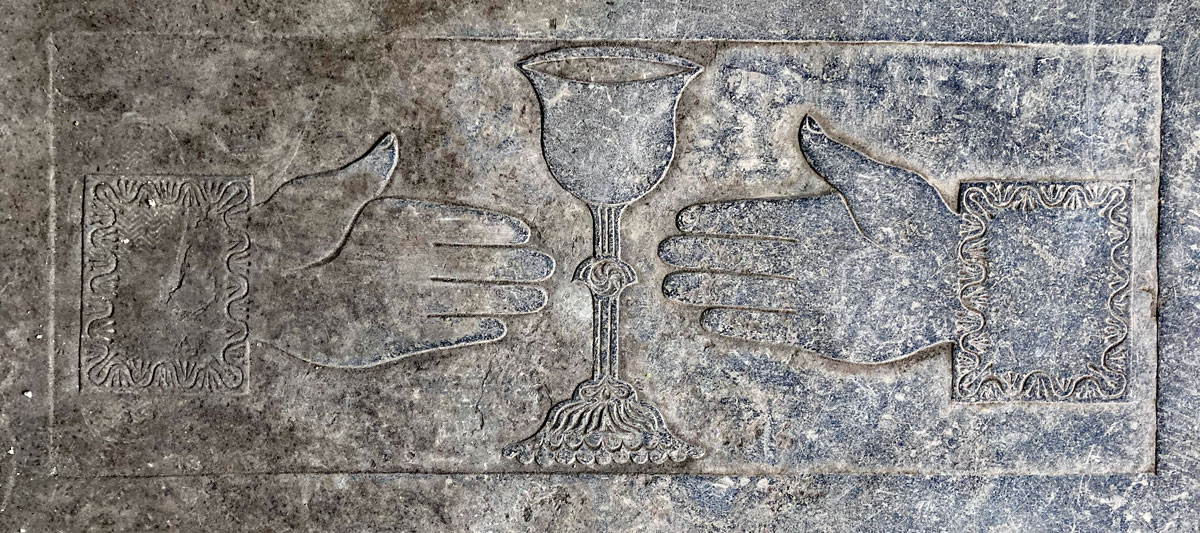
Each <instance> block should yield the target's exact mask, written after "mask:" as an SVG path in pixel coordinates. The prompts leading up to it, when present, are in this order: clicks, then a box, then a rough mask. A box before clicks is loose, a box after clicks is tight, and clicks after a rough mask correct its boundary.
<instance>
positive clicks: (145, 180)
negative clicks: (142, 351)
mask: <svg viewBox="0 0 1200 533" xmlns="http://www.w3.org/2000/svg"><path fill="white" fill-rule="evenodd" d="M250 191H251V189H250V182H249V180H248V179H247V178H244V177H183V176H144V177H143V176H139V177H125V176H88V177H87V179H86V181H85V189H84V217H83V218H84V219H83V241H82V247H83V264H82V277H81V279H82V286H81V300H82V302H81V309H80V319H81V320H80V325H81V328H80V343H79V350H80V354H79V368H80V378H79V381H80V387H81V388H82V387H84V386H88V387H92V388H97V389H103V390H111V391H122V392H132V391H138V390H145V389H151V388H155V389H181V390H189V391H208V392H246V388H247V378H248V372H249V343H248V342H247V339H248V337H249V324H248V321H247V319H248V310H247V308H246V297H247V295H248V293H249V280H248V277H247V275H248V268H249V256H250V235H249V233H247V231H246V224H247V220H246V219H247V215H248V212H249V207H250V199H251V194H250ZM156 208H173V209H177V210H179V211H180V212H181V213H182V216H185V217H189V218H188V220H201V219H204V218H207V219H209V220H212V221H216V222H217V223H218V224H220V226H221V227H222V228H223V230H224V231H223V237H224V242H223V244H224V248H223V256H222V258H221V260H222V264H224V266H225V272H224V273H223V274H224V276H223V283H222V289H223V290H222V292H221V294H219V295H218V298H219V303H220V305H221V306H222V308H223V315H224V328H223V329H224V336H225V338H224V340H225V342H224V347H223V349H221V350H220V353H215V354H209V355H210V357H208V358H207V360H205V361H193V360H183V359H180V358H177V357H175V356H174V354H163V357H161V358H153V359H149V360H147V359H141V358H137V357H127V356H126V354H123V353H122V350H121V349H120V347H119V346H118V345H117V344H116V343H114V340H113V339H114V337H115V334H116V328H117V327H118V326H119V325H118V324H117V323H116V320H115V318H114V310H115V307H114V303H113V302H114V300H115V299H116V297H117V291H118V290H119V287H120V284H121V279H120V270H119V268H120V259H121V258H120V255H119V253H118V252H119V247H120V246H121V245H122V244H128V243H129V242H131V241H135V240H140V239H147V238H149V237H147V235H146V234H143V233H138V232H134V231H129V229H128V227H127V226H129V225H130V224H134V225H136V224H145V225H149V224H153V219H152V217H149V216H139V215H138V213H139V211H140V210H150V209H156Z"/></svg>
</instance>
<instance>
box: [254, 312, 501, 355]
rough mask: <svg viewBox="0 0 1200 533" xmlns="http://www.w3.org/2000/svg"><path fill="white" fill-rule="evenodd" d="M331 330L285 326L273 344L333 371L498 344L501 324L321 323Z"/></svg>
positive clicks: (470, 320) (450, 320)
mask: <svg viewBox="0 0 1200 533" xmlns="http://www.w3.org/2000/svg"><path fill="white" fill-rule="evenodd" d="M324 324H327V325H335V327H322V328H310V327H301V328H296V327H293V328H288V329H286V330H284V332H283V333H282V335H280V336H279V337H278V338H277V339H275V340H274V341H273V343H274V344H276V345H277V346H278V347H279V348H280V349H282V350H285V351H287V352H288V353H291V354H292V355H294V356H296V357H299V358H300V359H303V360H305V361H308V362H310V363H313V364H317V365H322V366H331V367H337V368H367V367H372V366H376V365H381V364H384V363H389V362H392V361H397V360H400V359H404V358H406V357H410V356H413V355H416V354H420V353H425V352H430V351H434V350H444V349H449V348H455V347H459V346H467V345H472V344H481V343H486V342H493V341H497V340H500V339H501V338H503V337H504V335H505V333H506V331H507V330H506V328H505V325H504V323H503V322H501V321H500V320H498V319H495V318H486V317H446V318H427V319H423V320H410V321H407V322H405V323H404V324H380V323H378V322H376V321H374V320H359V321H337V320H336V318H331V319H330V320H328V321H326V322H324Z"/></svg>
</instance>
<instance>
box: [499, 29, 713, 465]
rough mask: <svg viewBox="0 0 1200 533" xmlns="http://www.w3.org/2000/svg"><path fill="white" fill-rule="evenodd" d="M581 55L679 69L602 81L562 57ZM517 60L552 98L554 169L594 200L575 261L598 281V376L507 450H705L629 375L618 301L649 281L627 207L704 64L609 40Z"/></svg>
mask: <svg viewBox="0 0 1200 533" xmlns="http://www.w3.org/2000/svg"><path fill="white" fill-rule="evenodd" d="M580 60H582V61H581V62H582V63H583V64H585V65H592V66H595V65H596V61H602V62H603V61H607V62H611V63H612V64H610V65H609V66H610V67H621V66H622V65H626V66H632V68H634V70H637V69H640V68H642V67H644V66H645V65H646V64H657V65H658V66H660V67H665V68H667V69H668V70H669V72H667V73H665V74H663V73H661V72H660V73H658V74H654V75H649V76H647V75H643V74H641V73H639V72H640V71H639V72H625V73H624V74H623V76H624V78H622V79H618V80H611V79H609V80H604V81H598V80H596V79H593V77H589V76H588V75H585V76H582V77H572V76H570V75H565V74H563V73H562V72H561V70H560V69H559V68H558V67H561V66H563V65H562V64H563V63H570V62H573V61H580ZM517 66H518V67H519V68H520V69H521V71H522V72H524V73H525V75H526V77H528V78H529V82H530V83H531V84H532V85H533V88H534V91H535V92H536V93H537V96H538V102H539V104H540V105H541V109H542V155H543V157H544V158H545V160H546V164H547V166H548V167H549V169H550V173H551V174H552V175H553V176H554V179H555V180H557V181H558V184H559V185H561V186H562V187H563V188H564V189H566V190H567V192H570V193H571V194H573V195H575V197H576V198H579V199H580V200H583V201H584V203H586V204H587V205H588V207H589V208H590V209H591V212H592V227H593V235H592V257H589V258H587V259H585V260H584V261H583V263H581V264H580V265H579V268H578V269H576V270H575V281H577V282H581V283H583V284H584V285H586V286H587V287H588V290H590V291H591V293H592V378H591V379H590V380H588V381H585V382H583V383H580V384H579V386H578V387H576V388H575V394H574V395H573V396H572V398H571V399H569V400H566V401H563V402H560V403H558V404H557V405H555V406H554V407H552V408H551V409H550V412H549V414H547V415H546V420H545V423H544V424H543V425H542V428H541V429H540V430H538V432H537V433H535V434H534V435H533V436H532V437H529V438H528V439H525V440H523V441H521V442H518V443H516V444H512V445H510V446H508V447H506V448H505V449H504V455H506V456H508V457H511V458H514V459H517V460H518V461H521V462H522V463H525V464H529V463H532V462H534V461H537V462H538V463H539V464H542V465H551V464H554V463H556V462H557V463H561V464H563V465H571V464H576V463H582V464H588V465H590V464H600V465H606V464H609V463H628V462H633V463H635V464H645V463H646V462H648V461H649V462H653V463H663V462H665V461H667V460H668V459H669V460H672V461H676V462H679V461H685V460H687V459H691V458H699V457H701V456H702V455H703V454H704V452H703V450H701V449H700V448H699V447H697V446H694V445H691V444H688V443H686V442H683V441H682V440H680V439H679V438H677V437H675V435H673V434H672V433H671V431H670V430H669V429H667V425H666V423H665V422H664V421H663V417H662V414H660V413H659V411H658V409H656V408H655V407H654V406H652V405H650V404H649V403H647V402H643V401H640V400H638V397H637V392H635V391H634V390H633V386H632V385H630V384H628V383H626V382H624V381H622V380H621V378H620V350H619V341H620V333H619V328H618V318H619V316H620V313H619V312H618V308H619V305H620V300H621V291H623V290H624V289H625V287H628V286H629V285H632V284H634V283H636V282H637V274H636V273H635V272H634V270H633V266H632V265H630V264H629V263H627V262H625V261H624V260H623V259H621V213H622V212H623V211H624V210H625V206H627V205H629V204H630V203H633V202H634V201H635V200H637V199H639V198H641V197H642V196H644V195H646V193H649V192H650V190H651V189H653V188H654V187H655V186H656V185H658V182H659V181H661V180H662V177H663V175H664V174H665V173H666V171H667V168H668V167H669V166H670V163H671V160H672V159H673V158H674V156H675V108H676V105H677V104H678V103H679V97H680V95H682V93H683V88H684V87H685V86H686V85H687V83H688V82H689V81H691V79H692V78H694V77H695V76H696V75H697V74H699V73H700V70H701V69H700V66H699V65H696V64H695V63H692V62H691V61H688V60H686V59H682V58H678V57H673V56H668V55H664V54H659V53H656V52H651V51H648V50H641V49H637V48H605V47H601V48H588V47H585V48H565V49H559V50H553V51H550V52H547V53H545V54H541V55H538V56H534V57H531V58H527V59H524V60H522V61H521V62H520V63H518V64H517ZM618 70H619V69H618ZM601 71H602V72H609V71H607V70H605V69H601ZM585 74H586V73H585ZM593 74H595V73H593Z"/></svg>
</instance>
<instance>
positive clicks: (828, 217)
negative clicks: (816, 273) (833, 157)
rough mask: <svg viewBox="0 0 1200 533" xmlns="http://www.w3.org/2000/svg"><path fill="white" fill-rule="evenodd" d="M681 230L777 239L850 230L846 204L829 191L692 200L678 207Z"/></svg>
mask: <svg viewBox="0 0 1200 533" xmlns="http://www.w3.org/2000/svg"><path fill="white" fill-rule="evenodd" d="M676 225H677V226H678V227H679V229H680V231H683V232H685V233H704V234H710V235H730V236H750V237H766V238H777V239H816V238H820V237H822V236H826V237H829V238H834V237H836V236H838V235H839V234H842V235H844V234H845V231H846V229H847V228H849V229H851V230H853V225H852V224H850V218H849V215H848V214H847V212H846V205H845V204H844V203H843V202H842V199H841V198H840V197H839V196H837V195H833V194H826V195H822V196H812V197H794V198H764V199H753V200H735V201H730V202H716V203H710V204H696V205H692V206H688V207H685V208H684V209H682V210H680V211H679V215H678V217H677V218H676Z"/></svg>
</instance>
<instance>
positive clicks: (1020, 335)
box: [954, 182, 1130, 401]
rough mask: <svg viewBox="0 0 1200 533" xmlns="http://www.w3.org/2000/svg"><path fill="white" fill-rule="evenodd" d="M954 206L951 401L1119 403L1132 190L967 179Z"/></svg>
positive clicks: (1123, 381)
mask: <svg viewBox="0 0 1200 533" xmlns="http://www.w3.org/2000/svg"><path fill="white" fill-rule="evenodd" d="M961 198H962V199H961V204H960V205H961V206H962V225H961V227H960V235H961V238H962V240H961V242H960V246H959V300H960V302H961V304H962V308H963V311H962V313H961V314H960V315H959V321H958V353H957V354H956V356H955V359H954V397H955V399H957V400H964V401H999V400H1041V401H1099V400H1120V399H1123V398H1124V397H1125V394H1126V389H1127V384H1128V375H1127V369H1128V364H1129V346H1128V344H1129V285H1130V226H1129V202H1130V195H1129V184H1127V183H1110V182H1095V183H999V182H986V183H965V184H963V188H962V191H961Z"/></svg>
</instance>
